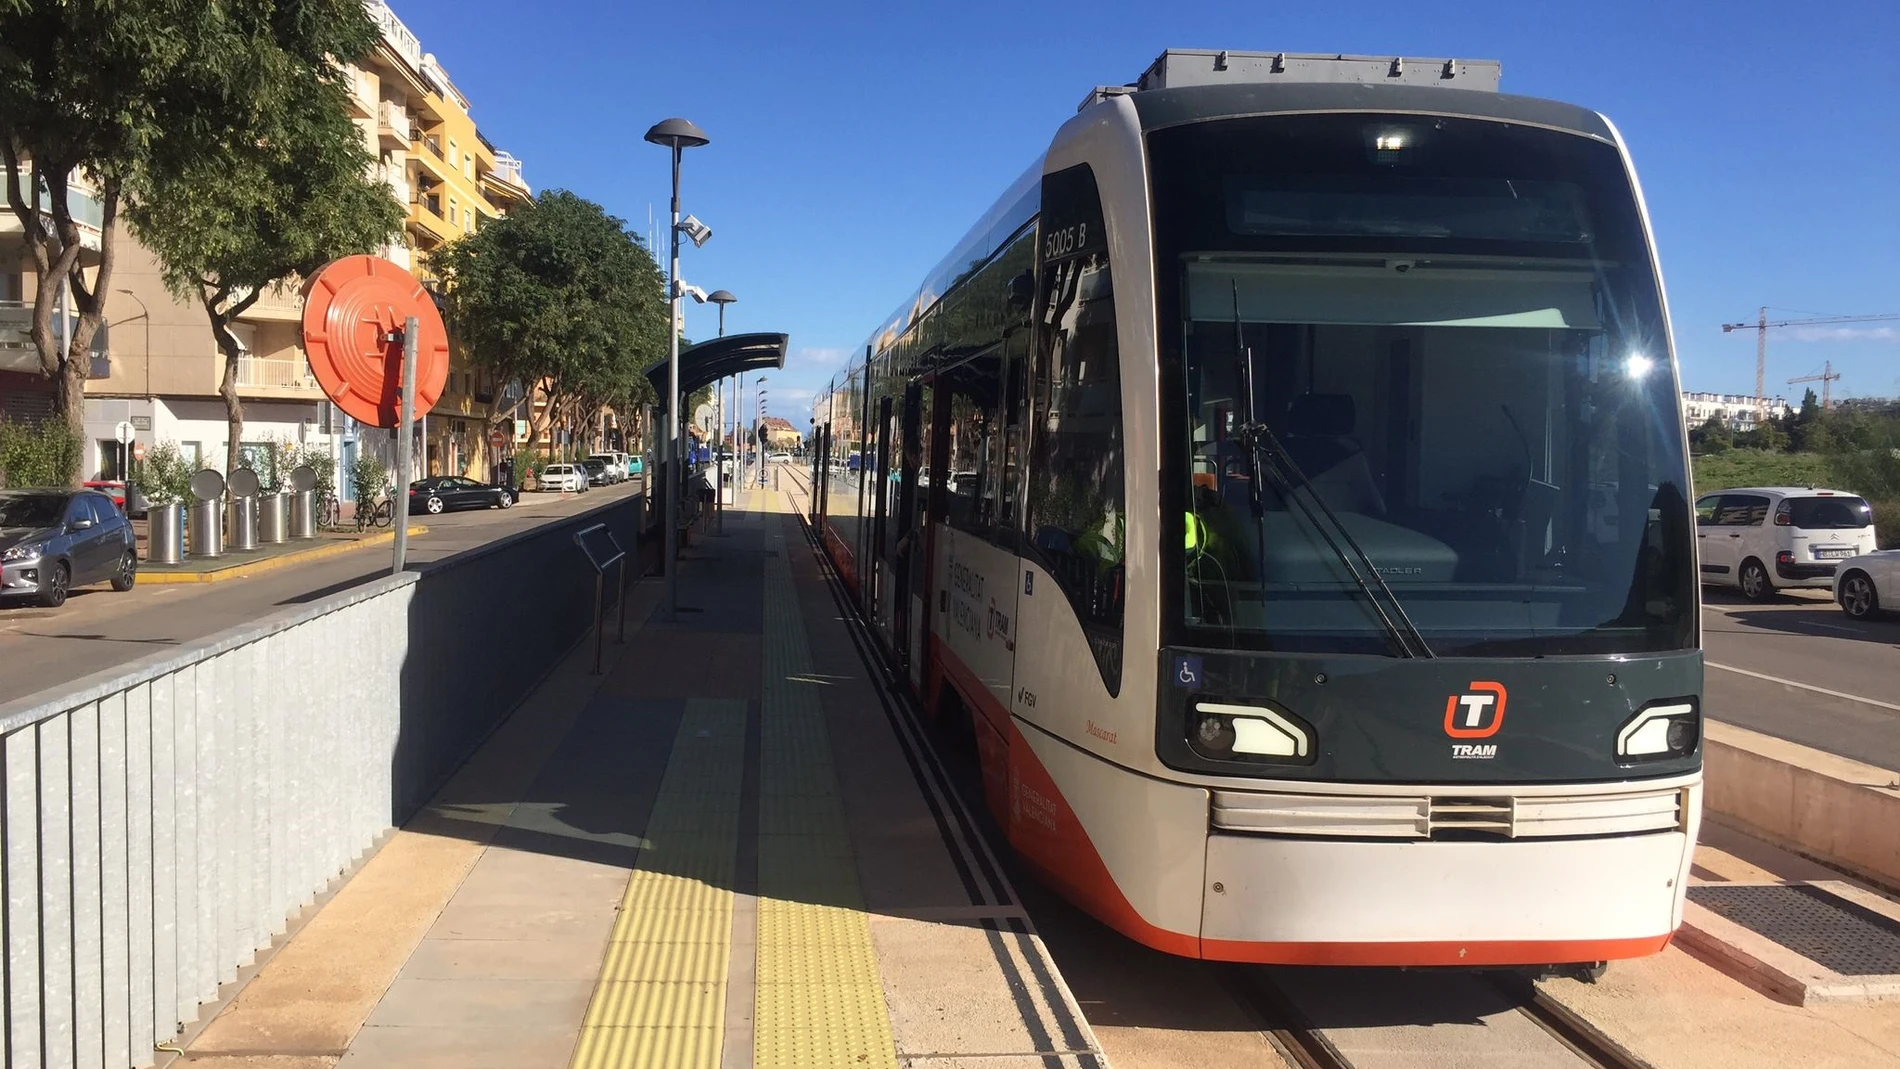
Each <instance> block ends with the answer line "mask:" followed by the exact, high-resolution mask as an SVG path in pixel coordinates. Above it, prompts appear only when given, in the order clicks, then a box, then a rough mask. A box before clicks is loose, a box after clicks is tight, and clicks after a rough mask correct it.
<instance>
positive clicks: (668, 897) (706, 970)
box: [572, 699, 745, 1069]
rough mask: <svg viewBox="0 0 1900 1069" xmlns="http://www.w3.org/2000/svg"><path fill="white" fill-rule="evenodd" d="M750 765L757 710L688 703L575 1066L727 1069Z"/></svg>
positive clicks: (721, 703)
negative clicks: (736, 891) (729, 982)
mask: <svg viewBox="0 0 1900 1069" xmlns="http://www.w3.org/2000/svg"><path fill="white" fill-rule="evenodd" d="M744 761H745V703H744V702H738V701H729V700H711V699H693V700H691V701H688V702H687V703H686V714H685V716H684V717H682V718H681V720H680V726H679V730H678V731H677V732H676V733H675V735H674V738H673V750H672V755H671V757H670V758H669V759H668V762H667V766H666V775H665V777H664V778H662V779H661V781H660V790H659V795H658V797H657V798H655V800H654V804H653V815H652V817H651V818H650V819H649V820H648V822H647V827H646V832H645V839H646V841H647V843H648V844H649V845H648V846H646V847H645V848H643V849H642V850H641V851H640V858H639V862H638V867H637V868H636V870H635V871H634V873H633V876H632V877H631V878H630V879H629V880H628V881H627V893H626V896H625V897H624V898H623V899H622V900H621V904H620V916H619V918H618V919H617V920H616V921H615V923H614V929H613V935H612V937H611V940H610V941H609V943H608V946H607V957H606V960H605V961H604V962H603V963H602V965H601V971H600V979H599V980H598V981H597V982H596V984H595V987H594V996H593V1000H592V1002H591V1003H589V1005H588V1007H587V1016H586V1017H585V1018H584V1019H583V1021H582V1023H581V1034H580V1042H579V1043H578V1044H577V1045H576V1047H575V1050H574V1060H573V1062H572V1065H573V1066H574V1069H609V1067H613V1069H622V1067H625V1069H635V1067H647V1066H653V1067H661V1066H665V1067H668V1069H671V1067H674V1066H679V1067H683V1069H717V1067H718V1065H719V1054H720V1046H721V1043H722V1041H723V1040H724V1037H725V1024H724V1022H725V1006H726V975H727V968H728V965H729V962H730V960H731V955H732V883H733V876H734V868H735V857H736V854H737V849H738V840H739V786H740V782H739V781H740V776H741V775H742V773H743V768H744Z"/></svg>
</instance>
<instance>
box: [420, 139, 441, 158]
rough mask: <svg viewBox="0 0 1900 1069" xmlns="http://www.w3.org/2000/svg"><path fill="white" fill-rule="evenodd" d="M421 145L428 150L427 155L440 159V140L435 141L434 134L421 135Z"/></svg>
mask: <svg viewBox="0 0 1900 1069" xmlns="http://www.w3.org/2000/svg"><path fill="white" fill-rule="evenodd" d="M422 147H423V148H426V149H428V150H429V155H431V156H434V157H435V158H436V159H438V160H439V159H442V142H440V141H437V140H436V138H435V135H434V134H423V135H422Z"/></svg>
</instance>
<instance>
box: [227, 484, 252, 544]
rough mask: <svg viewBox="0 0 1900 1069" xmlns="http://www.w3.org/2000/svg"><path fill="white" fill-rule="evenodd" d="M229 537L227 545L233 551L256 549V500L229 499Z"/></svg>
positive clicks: (245, 498)
mask: <svg viewBox="0 0 1900 1069" xmlns="http://www.w3.org/2000/svg"><path fill="white" fill-rule="evenodd" d="M230 517H231V535H230V538H229V539H227V544H229V545H230V547H231V548H232V549H234V550H245V549H256V548H257V499H256V498H254V497H234V498H232V499H231V512H230Z"/></svg>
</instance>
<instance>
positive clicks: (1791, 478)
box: [1695, 449, 1831, 494]
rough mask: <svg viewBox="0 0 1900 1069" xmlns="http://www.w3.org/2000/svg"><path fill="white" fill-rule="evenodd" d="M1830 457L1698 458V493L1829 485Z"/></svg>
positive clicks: (1740, 452) (1739, 454)
mask: <svg viewBox="0 0 1900 1069" xmlns="http://www.w3.org/2000/svg"><path fill="white" fill-rule="evenodd" d="M1830 472H1831V467H1830V465H1829V463H1828V458H1827V457H1824V456H1819V455H1816V454H1813V453H1776V452H1769V451H1766V450H1761V449H1731V450H1729V451H1728V452H1726V453H1717V454H1713V455H1710V456H1702V457H1697V458H1696V459H1695V488H1696V493H1698V494H1705V493H1708V492H1709V491H1711V490H1724V489H1727V488H1729V487H1734V486H1806V485H1808V484H1809V483H1813V484H1815V485H1817V486H1820V485H1825V484H1826V483H1828V482H1829V481H1830V480H1829V475H1830Z"/></svg>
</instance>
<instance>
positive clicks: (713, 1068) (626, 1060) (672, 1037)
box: [573, 1027, 725, 1069]
mask: <svg viewBox="0 0 1900 1069" xmlns="http://www.w3.org/2000/svg"><path fill="white" fill-rule="evenodd" d="M724 1040H725V1029H724V1028H723V1027H717V1028H583V1029H581V1035H580V1042H579V1043H578V1044H577V1045H576V1046H575V1048H574V1061H573V1067H574V1069H649V1067H651V1069H675V1067H677V1069H717V1067H718V1065H719V1048H720V1046H721V1045H722V1044H723V1042H724Z"/></svg>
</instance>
